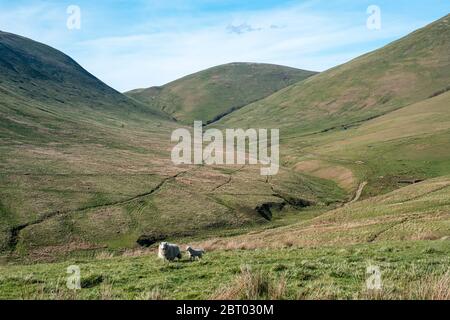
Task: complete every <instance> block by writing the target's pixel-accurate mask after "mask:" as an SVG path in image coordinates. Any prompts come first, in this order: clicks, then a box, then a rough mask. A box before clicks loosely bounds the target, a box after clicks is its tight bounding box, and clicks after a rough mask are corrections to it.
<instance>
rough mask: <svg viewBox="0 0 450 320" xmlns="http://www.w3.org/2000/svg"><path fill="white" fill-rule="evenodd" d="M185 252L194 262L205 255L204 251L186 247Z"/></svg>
mask: <svg viewBox="0 0 450 320" xmlns="http://www.w3.org/2000/svg"><path fill="white" fill-rule="evenodd" d="M186 251H187V253H188V256H189V258H190V259H191V260H195V259H197V258H199V259H201V258H202V257H203V255H204V254H205V250H203V249H193V248H191V247H189V246H188V247H186Z"/></svg>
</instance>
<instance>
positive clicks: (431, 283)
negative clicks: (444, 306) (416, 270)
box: [360, 271, 450, 300]
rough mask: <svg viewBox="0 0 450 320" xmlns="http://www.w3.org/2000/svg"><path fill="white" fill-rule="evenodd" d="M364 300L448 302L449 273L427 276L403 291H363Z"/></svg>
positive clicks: (449, 288)
mask: <svg viewBox="0 0 450 320" xmlns="http://www.w3.org/2000/svg"><path fill="white" fill-rule="evenodd" d="M360 299H364V300H450V271H449V272H447V273H445V274H443V275H429V276H426V277H424V278H422V279H421V280H419V281H417V282H412V283H410V284H409V285H408V286H406V287H405V288H404V289H403V290H389V289H381V290H364V291H363V292H362V293H361V295H360Z"/></svg>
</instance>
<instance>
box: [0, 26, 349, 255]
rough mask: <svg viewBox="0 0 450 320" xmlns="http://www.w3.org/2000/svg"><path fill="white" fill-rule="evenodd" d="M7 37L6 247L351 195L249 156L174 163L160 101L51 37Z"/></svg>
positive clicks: (254, 217)
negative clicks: (110, 81)
mask: <svg viewBox="0 0 450 320" xmlns="http://www.w3.org/2000/svg"><path fill="white" fill-rule="evenodd" d="M0 45H1V46H0V48H1V50H2V53H4V54H2V55H1V56H0V67H1V68H2V73H1V74H0V80H1V83H0V123H1V126H0V141H1V144H0V213H1V216H0V217H1V218H0V251H1V252H3V254H4V255H12V256H16V257H17V256H19V257H20V256H32V257H34V258H36V259H40V258H44V259H47V258H50V259H51V258H52V255H54V256H58V255H59V254H58V252H60V253H63V254H65V253H70V252H72V251H83V250H92V249H95V248H99V247H110V248H124V247H135V246H139V244H138V243H137V240H138V239H139V238H141V237H143V238H144V239H154V240H153V241H157V240H155V239H165V238H168V239H170V238H173V237H176V236H180V235H192V234H198V233H203V232H211V231H213V230H218V229H226V228H236V227H242V226H248V225H254V224H266V223H267V222H268V220H270V219H271V215H272V209H270V207H271V206H274V207H281V206H282V207H286V208H288V207H289V206H291V204H293V205H294V206H297V205H296V201H297V200H298V199H300V200H301V201H303V200H304V201H308V203H309V202H310V203H311V204H315V205H319V206H320V205H327V204H330V203H333V202H340V201H343V200H344V198H345V194H344V193H343V192H342V191H341V190H340V189H339V188H338V187H337V186H336V185H335V184H334V183H333V182H329V181H326V180H320V179H316V178H309V177H306V176H304V175H302V174H299V173H295V172H294V173H291V171H290V170H287V169H282V170H281V171H282V173H280V175H279V176H278V177H277V178H276V179H273V180H271V181H270V182H269V181H266V180H265V179H263V178H262V177H261V176H260V175H259V168H256V167H251V166H237V167H203V166H192V167H176V166H174V165H173V164H172V162H171V160H170V150H171V144H170V136H171V132H172V131H173V130H174V129H175V128H177V127H179V126H180V125H179V124H176V123H174V122H173V121H170V119H169V118H168V117H167V116H165V115H163V114H162V112H161V111H158V110H156V109H155V110H156V111H155V110H153V109H151V107H149V106H146V105H144V104H142V103H140V102H137V101H135V100H133V99H130V98H128V97H126V96H124V95H122V94H120V93H118V92H116V91H115V90H113V89H111V88H109V87H107V86H106V85H105V84H103V83H102V82H100V81H99V80H97V79H96V78H95V77H93V76H92V75H90V74H89V73H88V72H87V71H85V70H84V69H82V68H81V67H80V66H79V65H78V64H76V63H75V62H74V61H73V60H72V59H70V58H69V57H67V56H66V55H64V54H63V53H61V52H59V51H57V50H55V49H52V48H50V47H48V46H45V45H43V44H39V43H37V42H34V41H32V40H29V39H25V38H22V37H19V36H15V35H12V34H7V33H2V34H1V35H0ZM286 199H287V200H286ZM265 204H267V205H266V206H268V208H269V209H266V210H263V211H261V210H259V209H258V208H259V207H260V206H264V205H265ZM274 214H275V213H274ZM144 244H145V243H144ZM49 252H52V253H53V254H49Z"/></svg>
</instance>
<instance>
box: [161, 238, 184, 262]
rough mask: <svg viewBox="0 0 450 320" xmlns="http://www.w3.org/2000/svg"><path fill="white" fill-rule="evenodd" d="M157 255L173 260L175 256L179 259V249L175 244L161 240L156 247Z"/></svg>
mask: <svg viewBox="0 0 450 320" xmlns="http://www.w3.org/2000/svg"><path fill="white" fill-rule="evenodd" d="M158 257H159V258H160V259H163V260H167V261H174V260H175V259H176V258H178V259H181V251H180V248H179V247H178V246H177V245H176V244H171V243H167V242H161V243H160V244H159V248H158Z"/></svg>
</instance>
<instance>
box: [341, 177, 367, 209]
mask: <svg viewBox="0 0 450 320" xmlns="http://www.w3.org/2000/svg"><path fill="white" fill-rule="evenodd" d="M367 184H368V182H367V181H363V182H361V183H360V184H359V186H358V189H357V190H356V193H355V197H354V198H353V199H352V200H351V201H350V202H347V204H346V205H349V204H352V203H355V202H356V201H358V200H359V198H361V195H362V193H363V191H364V188H365V187H366V186H367Z"/></svg>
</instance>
